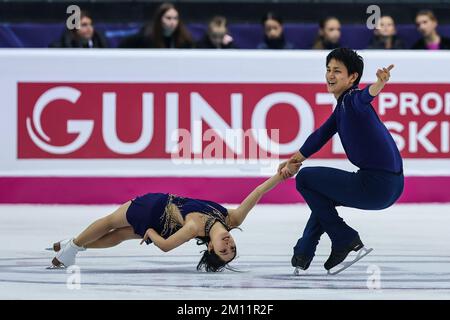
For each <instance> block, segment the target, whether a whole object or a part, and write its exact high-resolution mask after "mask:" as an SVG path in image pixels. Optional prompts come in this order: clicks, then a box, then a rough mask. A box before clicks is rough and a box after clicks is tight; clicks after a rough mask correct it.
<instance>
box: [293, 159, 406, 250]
mask: <svg viewBox="0 0 450 320" xmlns="http://www.w3.org/2000/svg"><path fill="white" fill-rule="evenodd" d="M296 185H297V190H298V191H299V192H300V194H301V195H302V196H303V198H304V199H305V201H306V203H307V204H308V206H309V208H310V209H311V216H310V218H309V220H308V223H307V224H306V227H305V230H304V232H303V236H302V237H301V238H300V239H299V240H298V242H297V244H296V246H295V247H294V254H295V255H305V256H306V257H308V258H309V257H310V258H312V257H313V256H314V253H315V251H316V247H317V244H318V243H319V240H320V237H321V236H322V234H323V233H324V232H325V233H327V234H328V236H329V237H330V239H331V243H332V249H333V250H342V249H345V248H346V247H347V246H348V245H349V244H350V243H351V242H352V240H353V239H354V238H355V237H356V236H357V235H358V232H357V231H356V230H354V229H352V228H351V227H349V226H348V225H347V224H346V223H345V222H344V220H343V219H342V218H341V217H339V215H338V212H337V210H336V206H345V207H351V208H358V209H364V210H381V209H385V208H387V207H389V206H391V205H392V204H393V203H394V202H395V201H396V200H397V199H398V198H399V197H400V195H401V194H402V192H403V187H404V177H403V173H399V174H395V173H390V172H386V171H379V170H367V169H360V170H358V171H357V172H348V171H344V170H340V169H335V168H328V167H305V168H303V169H301V170H300V171H299V173H298V174H297V176H296Z"/></svg>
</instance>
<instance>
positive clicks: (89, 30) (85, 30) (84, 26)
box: [77, 17, 94, 40]
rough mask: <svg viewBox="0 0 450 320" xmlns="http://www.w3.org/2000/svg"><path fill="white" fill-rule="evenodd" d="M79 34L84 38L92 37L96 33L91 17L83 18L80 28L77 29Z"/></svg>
mask: <svg viewBox="0 0 450 320" xmlns="http://www.w3.org/2000/svg"><path fill="white" fill-rule="evenodd" d="M77 34H78V36H79V37H80V38H82V39H86V40H90V39H92V37H93V35H94V26H93V25H92V20H91V19H90V18H89V17H83V18H81V21H80V29H78V30H77Z"/></svg>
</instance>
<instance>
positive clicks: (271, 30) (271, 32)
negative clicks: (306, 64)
mask: <svg viewBox="0 0 450 320" xmlns="http://www.w3.org/2000/svg"><path fill="white" fill-rule="evenodd" d="M264 33H265V34H266V37H267V38H269V39H278V38H279V37H281V34H282V33H283V26H282V25H281V24H280V23H279V22H278V21H276V20H273V19H268V20H266V22H265V23H264Z"/></svg>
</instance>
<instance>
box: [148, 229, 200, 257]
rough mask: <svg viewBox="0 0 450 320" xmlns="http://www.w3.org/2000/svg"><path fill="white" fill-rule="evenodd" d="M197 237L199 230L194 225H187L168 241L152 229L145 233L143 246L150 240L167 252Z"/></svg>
mask: <svg viewBox="0 0 450 320" xmlns="http://www.w3.org/2000/svg"><path fill="white" fill-rule="evenodd" d="M196 235H197V228H196V226H195V224H193V223H186V224H185V225H184V226H183V227H182V228H181V229H180V230H178V231H177V232H175V233H174V234H173V235H171V236H170V237H168V238H167V239H164V238H163V237H161V235H159V234H158V232H156V231H155V230H154V229H152V228H150V229H148V230H147V232H146V233H145V235H144V238H142V241H141V244H143V243H144V242H145V241H146V240H147V239H150V240H151V241H152V242H153V244H154V245H155V246H157V247H158V248H160V249H161V250H162V251H164V252H167V251H170V250H172V249H175V248H176V247H179V246H180V245H182V244H183V243H185V242H188V241H189V240H191V239H193V238H195V237H196Z"/></svg>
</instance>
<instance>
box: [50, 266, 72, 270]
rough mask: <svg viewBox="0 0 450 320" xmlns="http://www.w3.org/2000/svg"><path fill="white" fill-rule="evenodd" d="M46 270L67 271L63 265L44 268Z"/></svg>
mask: <svg viewBox="0 0 450 320" xmlns="http://www.w3.org/2000/svg"><path fill="white" fill-rule="evenodd" d="M45 269H46V270H64V269H67V268H66V266H65V265H60V266H54V265H51V266H48V267H47V268H45Z"/></svg>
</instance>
